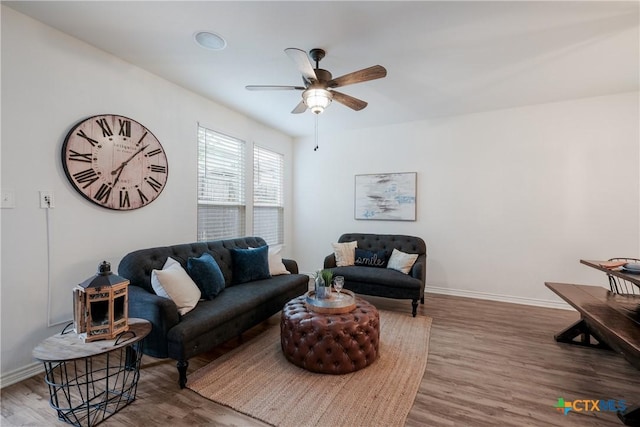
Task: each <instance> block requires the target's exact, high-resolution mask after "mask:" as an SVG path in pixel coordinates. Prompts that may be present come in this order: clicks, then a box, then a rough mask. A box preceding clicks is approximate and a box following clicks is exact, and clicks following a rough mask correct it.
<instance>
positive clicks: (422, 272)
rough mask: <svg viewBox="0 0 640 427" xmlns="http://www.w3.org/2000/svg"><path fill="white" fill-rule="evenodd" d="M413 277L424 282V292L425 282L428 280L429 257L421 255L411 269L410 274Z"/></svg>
mask: <svg viewBox="0 0 640 427" xmlns="http://www.w3.org/2000/svg"><path fill="white" fill-rule="evenodd" d="M409 274H410V275H411V277H414V278H416V279H418V280H420V281H421V282H422V289H423V290H424V287H425V282H426V278H427V257H426V255H420V256H419V257H418V259H417V260H416V262H415V263H414V264H413V267H412V268H411V272H410V273H409Z"/></svg>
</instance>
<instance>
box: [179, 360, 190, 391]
mask: <svg viewBox="0 0 640 427" xmlns="http://www.w3.org/2000/svg"><path fill="white" fill-rule="evenodd" d="M176 366H177V367H178V376H179V378H178V384H180V388H185V387H186V386H187V367H188V366H189V361H188V360H178V363H177V364H176Z"/></svg>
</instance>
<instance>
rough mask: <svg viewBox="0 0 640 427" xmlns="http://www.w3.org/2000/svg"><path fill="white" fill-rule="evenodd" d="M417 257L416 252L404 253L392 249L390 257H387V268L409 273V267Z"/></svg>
mask: <svg viewBox="0 0 640 427" xmlns="http://www.w3.org/2000/svg"><path fill="white" fill-rule="evenodd" d="M417 259H418V254H405V253H404V252H401V251H399V250H397V249H394V250H393V252H391V257H389V262H388V263H387V268H391V269H392V270H398V271H400V272H402V273H404V274H409V272H410V271H411V267H413V264H415V262H416V260H417Z"/></svg>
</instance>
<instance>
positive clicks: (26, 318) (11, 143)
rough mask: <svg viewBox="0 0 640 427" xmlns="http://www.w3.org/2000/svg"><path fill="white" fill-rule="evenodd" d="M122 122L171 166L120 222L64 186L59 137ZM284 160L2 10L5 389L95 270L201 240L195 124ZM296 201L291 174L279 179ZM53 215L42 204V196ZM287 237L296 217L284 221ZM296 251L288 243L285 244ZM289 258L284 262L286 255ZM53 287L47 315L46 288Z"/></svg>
mask: <svg viewBox="0 0 640 427" xmlns="http://www.w3.org/2000/svg"><path fill="white" fill-rule="evenodd" d="M105 113H112V114H120V115H124V116H127V117H131V118H133V119H135V120H137V121H139V122H141V123H142V124H144V125H145V126H146V127H148V128H149V129H151V131H152V132H153V133H154V135H155V136H156V137H157V138H158V139H159V140H160V142H161V143H162V145H163V147H164V149H165V151H166V153H167V156H168V159H169V179H168V182H167V186H166V187H165V189H164V191H163V192H162V194H161V195H160V197H159V198H158V199H157V200H156V201H154V202H153V203H152V204H150V205H149V206H147V207H144V208H142V209H139V210H135V211H130V212H116V211H110V210H107V209H103V208H100V207H98V206H95V205H93V204H91V203H89V202H87V201H86V200H85V199H83V198H82V197H81V196H80V195H79V194H77V193H76V192H75V191H74V190H73V188H72V187H71V185H70V184H69V183H68V181H67V179H66V177H65V175H64V171H63V169H62V164H61V160H60V151H61V147H62V143H63V139H64V137H65V135H66V133H67V132H68V130H69V129H70V128H71V127H72V125H73V124H75V123H76V122H78V121H79V120H81V119H83V118H86V117H89V116H91V115H95V114H105ZM198 122H201V123H202V124H205V125H208V126H211V127H213V128H214V129H216V130H220V131H223V132H226V133H229V134H232V135H234V136H238V137H241V138H244V139H246V140H248V141H255V142H259V143H260V144H262V145H264V146H267V147H270V148H272V149H274V150H277V151H279V152H281V153H283V154H284V155H285V157H286V159H287V163H288V164H290V163H291V162H290V160H291V158H292V140H291V138H290V137H288V136H286V135H284V134H281V133H279V132H276V131H273V130H271V129H269V128H266V127H264V126H261V125H259V124H257V123H255V122H252V121H250V120H248V119H247V118H246V117H244V116H242V115H240V114H238V113H235V112H233V111H230V110H229V109H227V108H225V107H222V106H220V105H218V104H216V103H213V102H211V101H209V100H207V99H204V98H202V97H199V96H197V95H195V94H193V93H191V92H188V91H186V90H184V89H182V88H181V87H178V86H176V85H173V84H171V83H168V82H167V81H165V80H162V79H160V78H158V77H156V76H154V75H152V74H149V73H147V72H145V71H142V70H140V69H138V68H136V67H134V66H132V65H130V64H128V63H125V62H123V61H121V60H119V59H117V58H115V57H113V56H111V55H108V54H106V53H105V52H102V51H99V50H97V49H95V48H93V47H91V46H89V45H87V44H84V43H82V42H80V41H78V40H77V39H74V38H71V37H69V36H66V35H64V34H62V33H60V32H58V31H56V30H53V29H52V28H50V27H47V26H44V25H42V24H40V23H38V22H37V21H34V20H32V19H30V18H27V17H26V16H24V15H22V14H19V13H17V12H15V11H13V10H12V9H9V8H6V7H4V6H3V7H2V134H1V135H2V171H1V178H2V181H1V186H2V190H3V191H5V190H13V191H14V192H15V197H16V208H15V209H2V211H1V213H0V214H1V215H2V218H1V225H2V252H1V255H2V258H1V259H2V270H1V272H2V275H1V279H2V282H1V287H2V291H1V292H2V293H1V296H2V301H1V304H2V306H1V307H2V313H1V315H2V322H1V323H2V325H1V334H2V336H1V339H2V342H1V356H2V357H1V359H2V368H1V373H2V383H3V385H6V384H7V383H8V382H11V379H12V378H13V377H19V376H20V375H21V374H22V373H23V372H22V373H21V371H24V370H25V369H31V368H32V367H33V366H38V367H39V365H32V363H34V361H33V359H32V357H31V351H32V349H33V348H34V347H35V346H36V345H37V344H38V343H39V342H40V341H41V340H42V339H44V338H46V337H48V336H50V335H52V334H54V333H56V332H59V331H60V330H61V328H62V326H63V325H55V326H51V327H49V326H48V325H52V324H56V323H59V322H64V321H66V320H68V319H70V317H71V288H72V287H73V286H74V285H76V284H77V283H80V282H81V281H82V280H84V279H86V278H88V277H90V276H92V275H93V274H95V272H96V269H97V266H98V263H99V262H100V261H102V260H108V261H110V262H111V265H112V268H113V270H114V271H115V269H116V268H117V266H118V263H119V262H120V259H121V258H122V256H123V255H125V254H126V253H127V252H129V251H131V250H134V249H141V248H144V247H151V246H157V245H168V244H175V243H186V242H192V241H195V240H196V227H197V223H196V216H197V209H196V180H197V171H196V166H197V145H196V126H197V123H198ZM285 173H286V177H287V178H288V179H287V181H286V182H287V183H288V186H287V188H286V192H285V194H286V203H287V204H290V203H291V182H292V180H291V174H292V171H291V169H290V168H289V169H287V170H286V172H285ZM39 190H49V191H53V192H54V195H55V208H54V209H52V210H50V211H47V210H44V209H40V208H39V207H38V206H39V205H38V191H39ZM285 232H286V236H291V234H292V233H291V217H290V216H289V217H288V218H285ZM285 244H286V248H287V249H288V250H291V246H292V245H291V241H290V240H287V241H285ZM287 249H285V255H288V253H287ZM49 286H50V287H51V289H52V291H53V292H52V298H51V310H50V313H49V312H48V289H49Z"/></svg>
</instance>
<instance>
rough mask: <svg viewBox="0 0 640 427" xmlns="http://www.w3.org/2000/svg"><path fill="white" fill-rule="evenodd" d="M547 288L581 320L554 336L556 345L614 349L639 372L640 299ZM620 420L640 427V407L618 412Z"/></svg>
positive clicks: (563, 286) (599, 290)
mask: <svg viewBox="0 0 640 427" xmlns="http://www.w3.org/2000/svg"><path fill="white" fill-rule="evenodd" d="M545 286H546V287H547V288H549V289H551V290H552V291H553V292H555V293H556V294H557V295H558V296H559V297H560V298H562V299H563V300H564V301H566V302H567V303H569V304H570V305H571V306H572V307H573V308H575V309H576V310H577V311H578V312H579V313H580V317H581V318H580V320H578V321H577V322H576V323H574V324H573V325H571V326H569V327H568V328H566V329H564V330H563V331H561V332H559V333H557V334H556V335H554V338H555V340H556V341H558V342H562V343H569V344H576V345H583V346H587V347H595V348H606V349H612V350H615V351H616V352H618V353H621V354H622V355H623V356H624V358H625V359H627V360H628V361H629V363H631V364H632V365H633V366H635V367H636V368H638V369H640V296H638V295H619V294H614V293H612V292H611V291H609V290H607V289H605V288H603V287H600V286H587V285H573V284H568V283H548V282H547V283H545ZM592 338H595V340H596V341H597V342H595V343H594V342H593V340H592ZM618 417H620V419H621V420H622V421H623V422H624V423H625V424H626V425H628V426H640V407H638V408H629V409H627V410H626V411H625V412H619V413H618Z"/></svg>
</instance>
